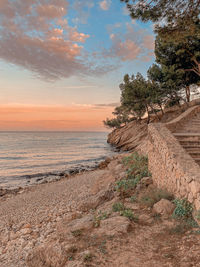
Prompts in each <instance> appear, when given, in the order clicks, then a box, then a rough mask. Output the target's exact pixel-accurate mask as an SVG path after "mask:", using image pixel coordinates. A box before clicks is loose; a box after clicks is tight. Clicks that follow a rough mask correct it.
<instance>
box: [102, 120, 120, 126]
mask: <svg viewBox="0 0 200 267" xmlns="http://www.w3.org/2000/svg"><path fill="white" fill-rule="evenodd" d="M103 123H104V125H105V126H106V127H107V128H120V127H121V121H120V120H118V119H117V118H113V119H109V118H106V120H104V121H103Z"/></svg>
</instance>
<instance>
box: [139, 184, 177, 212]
mask: <svg viewBox="0 0 200 267" xmlns="http://www.w3.org/2000/svg"><path fill="white" fill-rule="evenodd" d="M163 198H164V199H168V200H170V201H171V200H172V199H173V196H172V195H171V194H170V193H169V192H167V191H165V190H163V189H157V188H154V189H151V190H148V191H147V192H146V193H145V194H144V195H142V196H141V197H140V203H141V204H143V205H145V206H147V207H151V208H152V207H153V205H154V204H155V203H157V202H158V201H160V200H161V199H163Z"/></svg>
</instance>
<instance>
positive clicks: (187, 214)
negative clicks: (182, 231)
mask: <svg viewBox="0 0 200 267" xmlns="http://www.w3.org/2000/svg"><path fill="white" fill-rule="evenodd" d="M173 203H174V204H175V205H176V208H175V209H174V212H173V217H174V218H182V219H184V218H191V217H192V211H193V207H192V204H191V203H189V202H188V201H187V199H178V198H177V199H175V200H174V201H173Z"/></svg>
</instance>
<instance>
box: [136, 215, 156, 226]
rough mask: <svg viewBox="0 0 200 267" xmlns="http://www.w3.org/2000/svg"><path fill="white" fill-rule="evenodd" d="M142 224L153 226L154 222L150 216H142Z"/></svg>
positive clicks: (140, 219) (140, 220) (139, 218)
mask: <svg viewBox="0 0 200 267" xmlns="http://www.w3.org/2000/svg"><path fill="white" fill-rule="evenodd" d="M138 220H139V222H140V223H143V224H151V223H152V222H153V218H152V217H151V216H150V215H147V214H142V215H140V216H139V217H138Z"/></svg>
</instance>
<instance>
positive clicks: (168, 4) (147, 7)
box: [121, 0, 200, 29]
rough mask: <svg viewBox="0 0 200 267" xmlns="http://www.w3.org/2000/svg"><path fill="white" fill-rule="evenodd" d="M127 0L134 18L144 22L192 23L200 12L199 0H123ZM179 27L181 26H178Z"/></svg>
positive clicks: (123, 0) (124, 0)
mask: <svg viewBox="0 0 200 267" xmlns="http://www.w3.org/2000/svg"><path fill="white" fill-rule="evenodd" d="M121 2H125V3H126V5H127V8H128V10H129V12H130V16H131V17H132V18H134V19H140V20H142V21H144V22H146V21H149V20H151V21H152V22H162V21H165V24H170V25H177V24H178V22H179V24H181V23H182V24H183V23H184V22H185V21H186V22H187V23H188V24H189V25H190V20H191V19H193V18H194V17H197V16H198V15H199V13H200V2H199V1H198V0H186V1H185V0H173V1H172V0H146V1H144V0H121ZM178 29H179V28H178Z"/></svg>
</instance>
